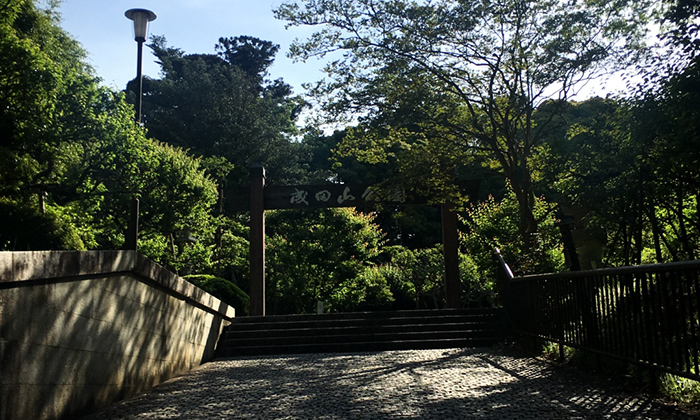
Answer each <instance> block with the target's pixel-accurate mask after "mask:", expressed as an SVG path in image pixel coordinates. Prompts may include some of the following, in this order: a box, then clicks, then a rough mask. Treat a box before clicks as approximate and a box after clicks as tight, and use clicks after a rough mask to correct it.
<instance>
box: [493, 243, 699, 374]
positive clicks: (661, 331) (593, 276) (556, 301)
mask: <svg viewBox="0 0 700 420" xmlns="http://www.w3.org/2000/svg"><path fill="white" fill-rule="evenodd" d="M496 256H497V259H498V260H499V261H500V264H499V265H500V267H499V272H500V274H501V276H502V280H503V281H504V282H503V286H502V288H503V290H502V297H503V303H504V306H505V307H506V309H507V312H508V314H509V316H510V319H511V321H512V323H513V327H514V329H515V330H516V331H517V332H519V333H521V334H525V335H531V336H535V337H539V338H542V339H545V340H548V341H552V342H556V343H560V344H564V345H567V346H571V347H575V348H579V349H584V350H588V351H591V352H595V353H599V354H603V355H607V356H611V357H614V358H618V359H621V360H625V361H628V362H632V363H636V364H639V365H643V366H647V367H650V368H653V369H656V370H660V371H664V372H668V373H672V374H675V375H678V376H683V377H687V378H691V379H695V380H700V366H699V364H700V261H691V262H680V263H669V264H655V265H642V266H636V267H623V268H613V269H601V270H592V271H578V272H569V273H560V274H545V275H534V276H525V277H513V276H512V274H510V269H509V268H508V267H507V265H505V263H504V262H503V260H502V258H500V255H496Z"/></svg>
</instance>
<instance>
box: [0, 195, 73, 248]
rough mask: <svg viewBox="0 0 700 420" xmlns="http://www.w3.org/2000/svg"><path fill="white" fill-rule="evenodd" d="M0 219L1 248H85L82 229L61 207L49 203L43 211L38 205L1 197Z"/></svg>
mask: <svg viewBox="0 0 700 420" xmlns="http://www.w3.org/2000/svg"><path fill="white" fill-rule="evenodd" d="M0 220H2V224H3V225H2V228H0V250H2V251H40V250H52V249H74V250H84V249H85V244H84V243H83V241H82V239H81V235H80V232H79V231H78V230H77V229H76V227H75V226H74V225H73V224H72V223H71V220H70V218H69V217H67V216H66V215H64V214H61V212H60V209H56V208H51V207H49V208H47V209H46V212H45V213H41V212H39V211H38V210H37V208H36V205H31V204H24V203H18V202H13V201H10V200H8V199H5V198H0Z"/></svg>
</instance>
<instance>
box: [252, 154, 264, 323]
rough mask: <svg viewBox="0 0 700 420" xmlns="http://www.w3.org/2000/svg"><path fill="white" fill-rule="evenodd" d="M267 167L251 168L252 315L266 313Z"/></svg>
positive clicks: (255, 166) (257, 166) (256, 166)
mask: <svg viewBox="0 0 700 420" xmlns="http://www.w3.org/2000/svg"><path fill="white" fill-rule="evenodd" d="M264 190H265V168H263V167H262V165H254V166H253V167H251V168H250V315H251V316H264V315H265V206H264Z"/></svg>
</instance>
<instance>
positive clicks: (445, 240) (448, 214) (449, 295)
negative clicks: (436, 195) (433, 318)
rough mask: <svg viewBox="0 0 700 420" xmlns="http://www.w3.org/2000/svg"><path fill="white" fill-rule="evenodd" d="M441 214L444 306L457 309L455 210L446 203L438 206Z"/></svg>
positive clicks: (459, 286)
mask: <svg viewBox="0 0 700 420" xmlns="http://www.w3.org/2000/svg"><path fill="white" fill-rule="evenodd" d="M440 212H441V215H442V246H443V255H444V257H445V307H447V308H451V309H459V308H460V307H461V306H462V298H461V293H462V286H461V282H460V279H459V252H458V249H459V233H458V231H457V212H455V211H454V210H452V206H451V205H450V204H448V203H445V204H442V205H441V206H440Z"/></svg>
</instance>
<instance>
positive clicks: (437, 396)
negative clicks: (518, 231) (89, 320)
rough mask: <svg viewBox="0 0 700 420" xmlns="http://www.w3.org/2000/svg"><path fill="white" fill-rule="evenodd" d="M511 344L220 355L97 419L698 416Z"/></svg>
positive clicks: (98, 414) (600, 417)
mask: <svg viewBox="0 0 700 420" xmlns="http://www.w3.org/2000/svg"><path fill="white" fill-rule="evenodd" d="M691 418H694V417H691V416H688V415H684V414H682V413H680V412H677V411H674V410H673V409H672V408H671V407H667V406H663V405H661V404H658V403H656V402H654V401H651V400H648V399H645V398H643V397H638V396H637V397H635V396H631V395H622V394H621V391H619V390H613V389H606V387H605V386H602V385H601V384H600V381H596V380H594V379H593V378H592V377H588V376H587V375H585V374H583V373H581V372H580V371H574V370H570V369H558V368H555V367H553V366H552V365H551V364H549V363H547V362H545V361H542V360H538V359H533V358H529V357H526V356H525V355H523V354H522V353H521V352H520V351H517V350H514V349H510V348H469V349H447V350H445V349H443V350H415V351H386V352H376V353H339V354H330V353H328V354H303V355H286V356H266V357H245V358H233V359H222V360H217V361H214V362H211V363H207V364H205V365H203V366H201V367H200V368H198V369H195V370H193V371H192V372H190V373H188V374H187V375H185V376H183V377H180V378H177V379H174V380H171V381H169V382H166V383H164V384H161V385H159V386H158V387H156V388H155V389H154V390H153V391H152V392H150V393H148V394H145V395H142V396H139V397H136V398H133V399H130V400H127V401H123V402H121V403H118V404H116V405H114V406H112V407H110V408H109V409H107V410H105V411H103V412H100V413H97V414H95V415H92V416H90V417H88V418H86V419H85V420H87V419H89V420H98V419H188V420H189V419H371V420H375V419H499V420H502V419H557V420H558V419H691Z"/></svg>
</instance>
